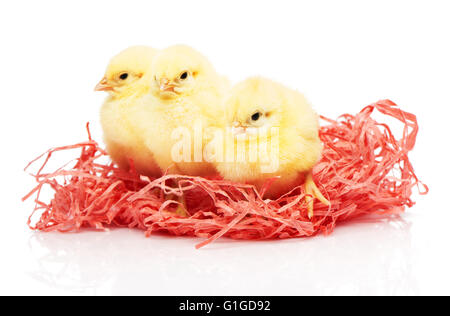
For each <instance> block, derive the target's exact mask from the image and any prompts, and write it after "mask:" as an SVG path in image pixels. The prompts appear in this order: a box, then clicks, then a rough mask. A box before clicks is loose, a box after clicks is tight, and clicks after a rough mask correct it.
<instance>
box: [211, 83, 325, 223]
mask: <svg viewBox="0 0 450 316" xmlns="http://www.w3.org/2000/svg"><path fill="white" fill-rule="evenodd" d="M222 127H223V128H227V127H228V132H227V133H225V137H224V138H225V141H224V144H225V147H226V148H225V150H224V152H225V156H224V157H217V156H215V157H214V158H215V160H216V161H215V165H216V167H217V170H218V171H219V172H220V174H221V175H222V176H223V178H225V179H228V180H232V181H239V182H247V183H251V184H254V185H256V186H257V187H258V188H261V187H262V185H263V184H264V183H265V181H266V180H267V179H270V178H274V177H279V179H277V180H276V181H275V182H274V183H273V184H272V185H271V187H270V188H269V190H268V191H267V192H266V195H265V197H269V198H276V197H279V196H280V195H281V194H284V193H287V192H289V191H290V190H292V189H293V188H294V187H295V186H297V185H300V184H302V182H304V183H305V189H306V192H307V193H308V194H309V195H311V196H313V197H316V198H318V199H319V200H320V201H321V202H322V203H324V204H326V205H328V204H329V202H328V201H327V200H326V199H325V198H324V197H323V195H322V194H321V193H320V191H319V189H318V188H317V187H316V185H315V183H314V181H313V178H312V174H311V169H312V168H313V166H314V165H315V163H316V162H317V161H318V159H319V157H320V154H321V150H322V144H321V142H320V139H319V133H318V130H319V125H318V116H317V114H316V113H315V112H314V110H313V109H312V108H311V106H310V105H309V104H308V102H307V101H306V99H305V98H304V96H303V95H302V94H300V93H298V92H296V91H294V90H291V89H289V88H287V87H284V86H282V85H281V84H278V83H275V82H273V81H270V80H267V79H264V78H259V77H254V78H250V79H247V80H245V81H244V82H241V83H239V84H237V85H236V86H235V87H234V88H233V89H232V91H231V93H230V96H229V97H228V98H227V100H226V115H225V117H224V120H223V121H222ZM230 147H231V151H230V150H229V149H230ZM230 152H231V156H228V157H231V158H232V159H231V161H230V159H227V153H230ZM218 158H222V159H218ZM308 201H309V203H308V215H309V217H312V216H313V203H312V201H311V198H310V197H309V200H308Z"/></svg>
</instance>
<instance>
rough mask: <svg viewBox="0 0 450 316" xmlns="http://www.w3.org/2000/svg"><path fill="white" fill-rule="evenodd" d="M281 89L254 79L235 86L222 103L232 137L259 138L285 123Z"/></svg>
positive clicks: (262, 79)
mask: <svg viewBox="0 0 450 316" xmlns="http://www.w3.org/2000/svg"><path fill="white" fill-rule="evenodd" d="M282 92H283V87H281V85H279V84H277V83H274V82H272V81H270V80H268V79H264V78H259V77H254V78H250V79H247V80H245V81H243V82H241V83H239V84H237V85H236V86H235V87H234V88H233V89H232V91H231V93H230V97H229V98H228V99H227V100H226V106H225V108H226V116H225V120H226V122H227V123H226V125H227V127H230V128H231V130H232V132H233V134H234V135H239V134H248V135H249V136H251V135H256V134H259V135H262V134H263V133H265V132H267V131H269V130H270V129H271V128H272V127H276V128H279V127H281V126H282V125H283V121H284V120H285V116H286V115H285V113H286V108H287V105H288V102H287V100H286V97H285V95H284V94H283V93H282Z"/></svg>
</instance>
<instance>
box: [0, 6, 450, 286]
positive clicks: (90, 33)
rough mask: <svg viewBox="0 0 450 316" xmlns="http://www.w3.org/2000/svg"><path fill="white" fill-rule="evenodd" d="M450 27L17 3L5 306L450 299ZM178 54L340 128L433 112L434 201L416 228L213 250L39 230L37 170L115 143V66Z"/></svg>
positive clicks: (428, 14) (424, 19)
mask: <svg viewBox="0 0 450 316" xmlns="http://www.w3.org/2000/svg"><path fill="white" fill-rule="evenodd" d="M449 16H450V7H449V5H448V2H446V1H430V0H428V1H392V0H391V1H380V0H378V1H308V2H307V3H306V1H305V2H303V3H302V2H300V1H280V0H277V1H271V2H268V1H222V2H218V1H157V2H150V1H130V0H127V1H125V0H122V1H111V0H110V1H89V2H81V1H78V2H75V1H73V2H71V3H68V2H66V1H43V0H42V1H14V2H5V1H3V2H1V4H0V32H1V39H0V45H1V48H0V66H1V67H0V72H1V75H0V89H1V90H0V91H1V93H0V98H1V99H0V104H1V115H0V120H1V125H0V129H1V139H2V151H1V153H2V154H1V163H2V164H1V165H2V173H1V176H2V177H1V181H0V196H1V200H0V201H1V204H0V205H1V219H0V256H1V261H0V294H171V295H180V294H184V295H216V294H222V295H231V294H235V295H245V294H248V295H266V294H267V295H281V294H447V295H448V294H450V289H449V286H448V284H450V283H449V282H450V274H449V270H448V268H449V267H450V254H449V250H450V249H449V244H450V231H449V229H448V228H449V225H450V207H449V191H448V190H449V188H450V186H449V183H450V180H449V171H448V166H449V159H448V154H449V149H448V144H449V141H448V137H449V134H450V133H449V130H450V124H449V121H450V120H449V114H450V110H449V108H450V102H449V99H450V98H449V92H450V91H449V88H450V79H449V78H450V62H449V59H450V46H449V45H450V44H449V32H450V19H449ZM176 43H185V44H189V45H191V46H193V47H195V48H197V49H198V50H200V51H201V52H203V53H204V54H205V55H206V56H208V57H209V58H210V60H211V61H212V62H213V63H214V64H215V65H216V68H217V70H218V71H219V72H221V73H223V74H225V75H227V76H229V77H230V78H231V79H232V80H233V81H235V82H236V81H238V80H241V79H244V78H245V77H246V76H250V75H255V74H261V75H264V76H266V77H269V78H273V79H276V80H279V81H281V82H283V83H285V84H287V85H289V86H292V87H295V88H297V89H299V90H301V91H302V92H304V93H305V94H306V96H307V97H308V98H309V99H310V101H311V102H312V103H313V104H314V106H315V108H316V109H317V111H318V112H320V113H321V114H325V115H327V116H330V117H336V116H337V115H338V114H342V113H346V112H348V113H355V112H357V111H359V110H360V109H361V108H362V107H363V106H365V105H367V104H369V103H372V102H374V101H377V100H378V99H383V98H390V99H392V100H393V101H395V102H396V103H398V104H399V105H400V106H401V107H402V108H403V109H405V110H407V111H409V112H413V113H415V114H417V115H418V118H419V123H420V132H419V136H418V140H417V147H416V149H415V151H414V152H413V153H412V154H411V159H412V162H413V164H414V166H415V168H416V171H417V174H418V175H419V176H420V177H421V179H422V180H423V181H424V182H425V183H427V184H428V185H429V186H430V189H431V191H430V194H429V195H428V196H417V195H416V196H415V197H414V198H415V200H417V202H418V203H417V204H416V206H414V207H413V208H412V209H409V210H408V211H407V213H406V214H405V215H404V216H402V218H401V219H394V220H392V221H358V222H354V223H349V224H345V225H341V226H339V227H337V228H336V230H335V232H334V233H333V234H332V235H331V236H328V237H325V236H318V237H315V238H309V239H299V240H286V241H271V242H236V241H231V240H227V239H222V240H219V241H218V242H216V243H214V244H212V245H210V246H208V247H207V248H205V249H202V250H199V251H197V250H194V245H195V244H196V243H198V242H199V241H200V240H199V239H195V238H170V237H167V236H154V237H151V238H150V239H146V238H144V236H143V233H142V232H141V231H129V230H126V229H124V230H115V231H112V232H109V233H100V232H82V233H79V234H67V235H63V234H58V233H54V234H43V233H33V232H31V231H29V230H28V228H27V227H26V225H25V224H26V219H27V216H28V215H29V213H30V211H31V208H32V206H33V205H32V203H31V202H29V203H21V202H20V198H21V197H22V196H23V195H24V194H25V193H26V192H28V190H29V189H30V188H31V187H32V186H33V180H32V179H31V178H30V177H29V176H27V175H26V174H25V173H24V172H23V171H22V170H23V167H24V166H25V164H26V163H27V162H28V161H30V160H31V159H32V158H34V157H35V156H37V155H38V154H39V153H41V152H43V151H45V150H47V149H48V148H50V147H52V146H57V145H66V144H71V143H76V142H79V141H82V140H85V139H86V134H85V130H84V124H85V122H87V121H90V122H91V124H92V131H93V135H94V137H95V138H96V139H98V140H100V139H101V130H100V128H99V115H98V111H99V108H100V105H101V103H102V100H103V98H104V95H102V94H101V93H94V92H93V87H94V85H95V84H96V83H97V81H99V80H100V78H101V77H102V76H103V72H104V69H105V67H106V64H107V62H108V59H109V58H110V57H111V56H112V55H114V54H115V53H117V52H118V51H120V50H121V49H123V48H125V47H127V46H130V45H135V44H146V45H151V46H154V47H158V48H163V47H166V46H168V45H172V44H176ZM58 159H60V160H58ZM56 160H57V161H58V163H59V164H62V163H63V162H65V161H66V160H65V159H62V158H56Z"/></svg>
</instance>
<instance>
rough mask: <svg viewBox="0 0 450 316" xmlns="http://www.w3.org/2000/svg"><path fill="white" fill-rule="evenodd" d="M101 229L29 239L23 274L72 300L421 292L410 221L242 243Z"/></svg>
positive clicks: (353, 225) (375, 222) (372, 222)
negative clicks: (101, 296) (81, 297)
mask: <svg viewBox="0 0 450 316" xmlns="http://www.w3.org/2000/svg"><path fill="white" fill-rule="evenodd" d="M198 241H199V239H194V238H176V237H168V236H152V237H151V238H144V236H143V234H142V232H140V231H135V230H128V229H120V230H113V231H111V232H107V233H100V232H83V233H78V234H59V233H33V234H32V235H31V237H30V239H29V250H30V253H31V256H30V258H31V261H30V262H29V263H28V264H27V266H26V273H27V275H28V276H29V277H31V278H33V279H34V280H35V281H37V282H39V283H42V284H45V286H47V287H50V288H53V289H55V290H63V291H64V293H69V294H161V295H282V294H284V295H301V294H305V295H307V294H330V295H339V294H356V295H358V294H419V289H418V284H417V280H416V278H415V277H414V276H413V274H412V260H413V258H412V257H413V254H412V246H411V224H410V223H408V222H406V221H404V220H401V219H400V218H397V219H394V220H391V221H383V220H365V221H357V222H352V223H351V224H343V225H340V226H339V227H338V228H337V229H336V231H335V232H334V233H333V234H332V235H330V236H327V237H325V236H318V237H314V238H304V239H293V240H282V241H261V242H242V241H232V240H229V239H222V240H219V241H217V242H215V243H213V244H211V245H209V246H208V247H207V248H204V249H201V250H195V249H194V245H195V244H196V243H197V242H198Z"/></svg>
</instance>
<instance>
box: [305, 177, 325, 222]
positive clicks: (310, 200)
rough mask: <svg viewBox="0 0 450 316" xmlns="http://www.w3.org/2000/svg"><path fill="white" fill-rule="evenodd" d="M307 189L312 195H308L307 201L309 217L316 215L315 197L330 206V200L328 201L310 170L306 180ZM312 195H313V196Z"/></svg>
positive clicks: (307, 192)
mask: <svg viewBox="0 0 450 316" xmlns="http://www.w3.org/2000/svg"><path fill="white" fill-rule="evenodd" d="M305 191H306V194H308V195H310V196H307V197H306V202H307V203H308V217H309V219H311V218H312V217H313V215H314V198H316V199H318V200H319V201H320V202H322V203H323V204H325V205H326V206H330V201H328V200H327V199H326V198H325V197H324V196H323V195H322V193H321V192H320V190H319V188H318V187H317V186H316V184H315V183H314V180H313V177H312V173H311V172H309V173H308V175H307V176H306V180H305ZM311 196H312V197H311Z"/></svg>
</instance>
